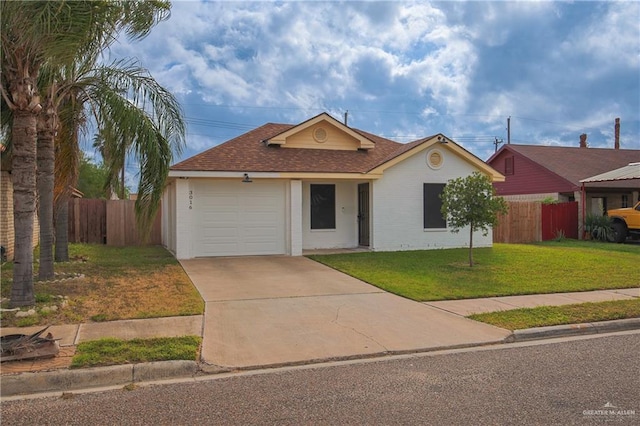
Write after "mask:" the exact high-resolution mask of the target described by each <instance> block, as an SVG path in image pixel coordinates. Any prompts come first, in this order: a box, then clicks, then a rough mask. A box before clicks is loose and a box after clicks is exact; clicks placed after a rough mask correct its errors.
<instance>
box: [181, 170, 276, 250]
mask: <svg viewBox="0 0 640 426" xmlns="http://www.w3.org/2000/svg"><path fill="white" fill-rule="evenodd" d="M193 188H194V189H193V210H194V212H193V213H194V219H195V220H194V225H195V229H194V231H193V235H194V239H193V241H194V247H193V249H194V254H195V256H238V255H262V254H284V252H285V243H284V242H285V230H284V229H285V186H284V182H282V181H280V182H277V181H276V182H274V181H256V180H254V181H253V182H252V183H242V182H240V181H198V182H194V187H193Z"/></svg>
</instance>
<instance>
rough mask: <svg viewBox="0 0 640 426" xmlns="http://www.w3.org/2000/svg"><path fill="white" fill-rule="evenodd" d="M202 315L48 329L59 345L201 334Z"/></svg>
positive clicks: (9, 330) (14, 330) (16, 330)
mask: <svg viewBox="0 0 640 426" xmlns="http://www.w3.org/2000/svg"><path fill="white" fill-rule="evenodd" d="M202 320H203V316H202V315H192V316H184V317H165V318H148V319H134V320H124V321H106V322H92V323H84V324H71V325H52V326H51V327H49V329H48V330H47V332H51V334H52V335H53V337H54V338H55V339H58V342H59V344H60V346H74V345H77V344H78V343H82V342H86V341H89V340H97V339H102V338H104V337H115V338H117V339H123V340H130V339H136V338H141V339H149V338H152V337H180V336H201V335H202ZM42 328H43V327H42V326H35V327H5V328H3V329H2V335H3V336H6V335H7V334H31V333H35V332H36V331H39V330H42Z"/></svg>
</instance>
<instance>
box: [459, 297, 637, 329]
mask: <svg viewBox="0 0 640 426" xmlns="http://www.w3.org/2000/svg"><path fill="white" fill-rule="evenodd" d="M469 318H471V319H472V320H476V321H481V322H486V323H487V324H492V325H495V326H497V327H501V328H506V329H507V330H522V329H525V328H531V327H545V326H550V325H561V324H581V323H587V322H595V321H610V320H616V319H625V318H640V299H632V300H611V301H607V302H597V303H579V304H575V305H563V306H539V307H537V308H522V309H513V310H510V311H499V312H488V313H484V314H475V315H470V316H469Z"/></svg>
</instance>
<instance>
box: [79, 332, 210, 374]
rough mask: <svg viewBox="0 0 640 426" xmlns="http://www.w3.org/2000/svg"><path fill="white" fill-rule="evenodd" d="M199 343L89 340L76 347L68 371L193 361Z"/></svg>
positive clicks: (165, 339) (197, 338) (190, 338)
mask: <svg viewBox="0 0 640 426" xmlns="http://www.w3.org/2000/svg"><path fill="white" fill-rule="evenodd" d="M201 343H202V338H200V336H183V337H157V338H153V339H132V340H121V339H115V338H106V339H100V340H92V341H89V342H83V343H80V344H79V345H78V348H77V349H76V354H75V355H74V357H73V360H72V361H71V368H83V367H98V366H105V365H119V364H136V363H140V362H153V361H171V360H190V361H195V360H197V357H198V351H199V350H200V344H201Z"/></svg>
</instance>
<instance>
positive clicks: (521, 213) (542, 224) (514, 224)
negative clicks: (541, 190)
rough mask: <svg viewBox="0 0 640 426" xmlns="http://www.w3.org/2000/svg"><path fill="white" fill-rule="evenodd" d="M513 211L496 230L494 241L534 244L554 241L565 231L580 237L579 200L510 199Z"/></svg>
mask: <svg viewBox="0 0 640 426" xmlns="http://www.w3.org/2000/svg"><path fill="white" fill-rule="evenodd" d="M507 205H508V206H509V212H508V213H507V214H506V215H501V216H500V217H499V222H498V226H496V227H495V228H494V229H493V242H494V243H512V244H518V243H531V242H535V241H547V240H552V239H554V238H556V237H557V236H559V235H560V234H561V233H562V234H563V235H564V237H565V238H576V239H577V238H578V203H577V202H569V203H558V204H542V203H541V202H539V201H507Z"/></svg>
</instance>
